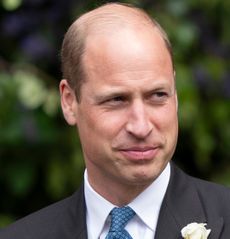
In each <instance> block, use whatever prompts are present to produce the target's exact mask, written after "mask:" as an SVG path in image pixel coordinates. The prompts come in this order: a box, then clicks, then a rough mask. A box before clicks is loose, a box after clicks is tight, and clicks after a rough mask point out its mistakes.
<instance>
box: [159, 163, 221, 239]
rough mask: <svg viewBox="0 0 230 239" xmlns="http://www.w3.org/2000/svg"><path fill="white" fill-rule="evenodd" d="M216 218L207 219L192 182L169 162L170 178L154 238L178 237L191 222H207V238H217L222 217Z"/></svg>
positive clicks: (176, 238)
mask: <svg viewBox="0 0 230 239" xmlns="http://www.w3.org/2000/svg"><path fill="white" fill-rule="evenodd" d="M216 218H217V217H216V216H215V220H214V219H210V220H209V221H207V218H206V215H205V211H204V207H203V205H202V202H201V199H200V196H199V194H198V192H197V189H196V187H195V185H194V183H193V182H192V180H190V179H189V177H188V176H187V175H186V174H184V173H183V172H182V171H181V170H179V169H178V168H176V167H175V166H174V165H173V164H171V178H170V182H169V186H168V189H167V192H166V195H165V198H164V200H163V203H162V206H161V210H160V214H159V219H158V225H157V229H156V235H155V239H162V238H167V239H180V238H182V236H181V232H180V231H181V229H182V228H183V227H185V226H186V225H187V224H189V223H192V222H197V223H207V228H210V229H211V230H212V231H211V234H210V236H209V238H208V239H218V238H219V235H220V232H221V230H222V226H223V219H221V218H217V219H216Z"/></svg>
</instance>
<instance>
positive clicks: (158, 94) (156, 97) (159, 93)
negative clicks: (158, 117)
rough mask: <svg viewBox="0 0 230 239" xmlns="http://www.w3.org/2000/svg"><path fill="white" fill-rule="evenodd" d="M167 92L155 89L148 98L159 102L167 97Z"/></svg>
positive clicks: (162, 101)
mask: <svg viewBox="0 0 230 239" xmlns="http://www.w3.org/2000/svg"><path fill="white" fill-rule="evenodd" d="M168 96H169V94H168V93H167V92H166V91H156V92H153V93H152V94H151V96H150V100H151V102H153V103H156V104H161V103H164V102H165V101H166V100H167V99H168Z"/></svg>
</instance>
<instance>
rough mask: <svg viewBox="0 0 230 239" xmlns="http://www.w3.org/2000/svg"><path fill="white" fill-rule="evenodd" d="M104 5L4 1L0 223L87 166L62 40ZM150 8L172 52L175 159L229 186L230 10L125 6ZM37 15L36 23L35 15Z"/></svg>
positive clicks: (212, 4) (191, 0)
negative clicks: (68, 97)
mask: <svg viewBox="0 0 230 239" xmlns="http://www.w3.org/2000/svg"><path fill="white" fill-rule="evenodd" d="M102 2H104V1H97V2H95V1H64V3H63V1H61V0H57V1H50V3H49V4H47V3H46V1H43V0H41V1H33V0H30V1H20V0H4V1H2V4H1V7H0V12H1V14H0V16H1V17H0V19H1V25H0V28H1V29H0V30H1V38H0V44H1V49H0V109H1V110H0V168H1V173H0V194H1V197H0V226H4V225H7V224H8V223H10V222H12V221H13V220H15V219H16V218H18V217H21V216H24V215H26V214H28V213H30V212H32V211H34V210H37V209H39V208H40V207H43V206H45V205H47V204H49V203H51V202H53V201H56V200H59V199H61V198H63V197H65V196H67V195H69V194H71V193H72V192H73V191H74V190H75V189H76V188H77V187H78V185H79V184H80V182H81V180H82V175H83V170H84V162H83V156H82V153H81V148H80V142H79V139H78V137H77V132H76V130H75V129H72V128H70V127H69V126H67V124H66V123H65V121H64V119H63V116H62V114H61V110H60V105H59V93H58V81H59V79H60V78H61V73H60V64H59V62H58V60H59V59H58V55H59V49H60V47H61V41H62V38H63V35H64V32H65V31H66V29H67V27H68V26H69V24H70V23H71V22H72V21H73V19H75V18H76V16H77V15H79V14H81V13H82V12H85V11H86V10H88V9H92V8H93V7H95V6H97V5H99V4H100V3H102ZM125 2H127V3H135V4H136V5H138V6H141V7H143V8H145V9H146V10H147V11H148V12H149V13H150V14H151V15H152V16H154V17H155V18H156V19H157V20H158V21H159V22H160V23H161V25H162V26H163V27H164V28H165V29H166V32H168V34H169V37H170V40H171V42H172V45H173V51H174V61H175V69H176V84H177V91H178V99H179V106H178V114H179V121H180V135H179V142H178V148H177V151H176V154H175V160H176V161H177V162H178V163H179V164H180V165H181V166H182V167H183V168H184V169H185V170H186V171H188V172H190V173H191V174H193V175H195V176H199V177H203V178H205V179H210V180H213V181H216V182H220V183H223V184H226V185H230V161H229V160H230V151H229V148H230V123H229V119H230V28H229V26H228V25H229V22H230V3H229V1H224V0H211V1H210V0H207V1H196V0H188V1H183V0H175V1H170V0H164V1H161V0H157V1H137V0H135V1H125ZM31 16H33V17H32V18H31Z"/></svg>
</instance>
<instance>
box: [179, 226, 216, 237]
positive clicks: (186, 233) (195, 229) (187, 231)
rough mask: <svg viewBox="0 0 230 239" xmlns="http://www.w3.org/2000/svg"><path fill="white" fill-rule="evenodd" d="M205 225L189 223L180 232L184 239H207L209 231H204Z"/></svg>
mask: <svg viewBox="0 0 230 239" xmlns="http://www.w3.org/2000/svg"><path fill="white" fill-rule="evenodd" d="M206 225H207V224H206V223H196V222H193V223H190V224H188V225H187V226H186V227H183V228H182V230H181V235H182V237H183V238H184V239H207V238H208V235H209V234H210V232H211V230H210V229H206V227H205V226H206Z"/></svg>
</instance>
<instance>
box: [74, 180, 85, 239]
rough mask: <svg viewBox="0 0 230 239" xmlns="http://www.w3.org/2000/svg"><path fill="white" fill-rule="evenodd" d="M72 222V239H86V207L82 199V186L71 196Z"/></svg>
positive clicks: (83, 198)
mask: <svg viewBox="0 0 230 239" xmlns="http://www.w3.org/2000/svg"><path fill="white" fill-rule="evenodd" d="M72 201H73V203H72V209H73V210H72V213H71V214H72V221H73V223H74V233H73V239H87V226H86V206H85V197H84V186H83V184H82V185H81V187H80V189H79V190H78V191H77V192H76V193H75V194H74V195H73V200H72Z"/></svg>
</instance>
